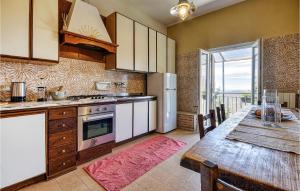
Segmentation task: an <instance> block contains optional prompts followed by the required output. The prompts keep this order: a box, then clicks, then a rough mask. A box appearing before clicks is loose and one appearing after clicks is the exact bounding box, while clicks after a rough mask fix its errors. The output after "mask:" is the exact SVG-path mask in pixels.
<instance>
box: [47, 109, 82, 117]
mask: <svg viewBox="0 0 300 191" xmlns="http://www.w3.org/2000/svg"><path fill="white" fill-rule="evenodd" d="M71 117H77V110H76V108H75V107H66V108H58V109H51V110H49V120H55V119H65V118H71Z"/></svg>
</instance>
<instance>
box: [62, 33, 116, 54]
mask: <svg viewBox="0 0 300 191" xmlns="http://www.w3.org/2000/svg"><path fill="white" fill-rule="evenodd" d="M61 34H62V38H61V45H65V44H69V45H74V46H78V47H79V48H80V47H81V48H86V49H93V50H95V51H97V50H98V51H101V52H107V53H116V50H117V47H118V45H117V44H114V43H110V42H105V41H102V40H99V39H95V38H91V37H86V36H83V35H80V34H76V33H72V32H69V31H61Z"/></svg>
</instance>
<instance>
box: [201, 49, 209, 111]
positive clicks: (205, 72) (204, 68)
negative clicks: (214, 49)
mask: <svg viewBox="0 0 300 191" xmlns="http://www.w3.org/2000/svg"><path fill="white" fill-rule="evenodd" d="M198 84H199V99H198V101H199V103H198V113H201V114H207V113H208V111H209V108H210V105H211V99H210V97H211V88H212V87H211V54H210V53H209V52H208V51H205V50H202V49H200V51H199V83H198Z"/></svg>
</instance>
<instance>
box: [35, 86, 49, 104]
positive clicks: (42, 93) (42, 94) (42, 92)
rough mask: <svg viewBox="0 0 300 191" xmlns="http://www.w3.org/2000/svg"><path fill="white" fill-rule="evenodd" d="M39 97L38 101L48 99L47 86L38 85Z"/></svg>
mask: <svg viewBox="0 0 300 191" xmlns="http://www.w3.org/2000/svg"><path fill="white" fill-rule="evenodd" d="M37 90H38V97H37V101H39V102H40V101H47V88H46V87H37Z"/></svg>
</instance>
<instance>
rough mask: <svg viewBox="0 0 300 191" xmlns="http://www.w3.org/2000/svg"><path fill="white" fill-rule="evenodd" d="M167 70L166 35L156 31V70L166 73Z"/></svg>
mask: <svg viewBox="0 0 300 191" xmlns="http://www.w3.org/2000/svg"><path fill="white" fill-rule="evenodd" d="M166 71H167V37H166V35H164V34H161V33H159V32H158V33H157V72H159V73H166Z"/></svg>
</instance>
